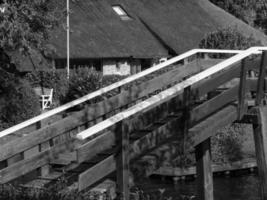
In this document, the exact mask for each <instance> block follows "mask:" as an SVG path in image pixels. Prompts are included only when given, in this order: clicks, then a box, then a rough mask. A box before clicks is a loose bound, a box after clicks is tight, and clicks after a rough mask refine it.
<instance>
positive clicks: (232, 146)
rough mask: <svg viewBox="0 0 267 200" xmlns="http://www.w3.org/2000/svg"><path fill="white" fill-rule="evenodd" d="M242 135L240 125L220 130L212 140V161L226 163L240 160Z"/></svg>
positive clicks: (241, 156)
mask: <svg viewBox="0 0 267 200" xmlns="http://www.w3.org/2000/svg"><path fill="white" fill-rule="evenodd" d="M243 133H244V130H243V127H242V125H240V124H234V125H232V126H227V127H225V128H223V129H222V130H220V131H219V132H218V133H217V134H216V137H214V138H212V153H213V161H215V162H222V163H226V162H234V161H238V160H240V159H242V158H243V153H242V143H243V141H244V139H243V137H242V136H243V135H244V134H243Z"/></svg>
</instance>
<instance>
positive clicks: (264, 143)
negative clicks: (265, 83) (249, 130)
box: [253, 107, 267, 200]
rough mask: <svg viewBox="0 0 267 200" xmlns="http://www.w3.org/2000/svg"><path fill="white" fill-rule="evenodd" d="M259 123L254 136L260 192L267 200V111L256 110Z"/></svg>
mask: <svg viewBox="0 0 267 200" xmlns="http://www.w3.org/2000/svg"><path fill="white" fill-rule="evenodd" d="M256 109H257V115H258V123H257V124H253V134H254V142H255V150H256V158H257V166H258V173H259V179H260V191H261V195H262V199H263V200H267V124H266V123H267V109H266V107H261V108H259V107H258V108H256Z"/></svg>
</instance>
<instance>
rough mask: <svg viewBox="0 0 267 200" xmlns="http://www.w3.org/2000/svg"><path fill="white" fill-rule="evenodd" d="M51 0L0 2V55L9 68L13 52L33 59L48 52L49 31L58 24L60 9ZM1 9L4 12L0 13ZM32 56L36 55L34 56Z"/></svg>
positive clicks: (8, 0) (60, 14)
mask: <svg viewBox="0 0 267 200" xmlns="http://www.w3.org/2000/svg"><path fill="white" fill-rule="evenodd" d="M55 2H57V1H54V0H2V2H1V0H0V3H2V4H1V8H2V12H0V56H1V57H5V59H4V60H1V61H2V63H1V64H2V65H3V66H5V67H6V68H8V67H10V63H12V59H13V58H12V57H13V55H14V53H16V54H20V55H24V56H25V55H26V56H28V57H29V58H30V59H33V56H32V55H36V54H37V53H38V54H40V55H42V56H45V55H47V54H48V53H49V52H51V51H52V48H51V47H49V46H47V45H46V41H47V40H48V39H49V36H50V34H49V33H50V31H51V30H52V29H53V28H54V27H55V26H57V25H58V24H59V21H60V20H59V19H61V17H62V16H63V15H62V13H63V12H62V10H61V9H58V5H57V3H55ZM3 8H5V9H4V12H3ZM34 57H36V56H34Z"/></svg>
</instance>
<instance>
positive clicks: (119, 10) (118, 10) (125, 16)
mask: <svg viewBox="0 0 267 200" xmlns="http://www.w3.org/2000/svg"><path fill="white" fill-rule="evenodd" d="M112 8H113V10H114V11H115V12H116V13H117V15H119V16H120V18H121V19H122V20H130V19H131V17H130V16H129V15H128V14H127V13H126V11H125V10H124V9H123V8H122V7H121V6H118V5H116V6H112Z"/></svg>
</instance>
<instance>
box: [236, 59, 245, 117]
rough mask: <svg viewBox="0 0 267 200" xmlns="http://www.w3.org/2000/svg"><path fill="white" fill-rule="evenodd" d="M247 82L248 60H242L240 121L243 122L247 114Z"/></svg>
mask: <svg viewBox="0 0 267 200" xmlns="http://www.w3.org/2000/svg"><path fill="white" fill-rule="evenodd" d="M246 80H247V63H246V59H243V60H242V63H241V73H240V84H239V93H238V120H241V119H242V117H243V115H244V114H245V109H246V108H245V101H246V91H247V87H246V84H247V82H246Z"/></svg>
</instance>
